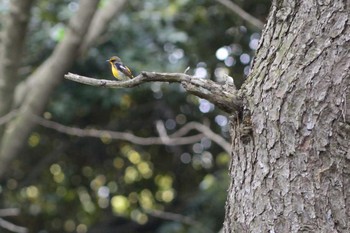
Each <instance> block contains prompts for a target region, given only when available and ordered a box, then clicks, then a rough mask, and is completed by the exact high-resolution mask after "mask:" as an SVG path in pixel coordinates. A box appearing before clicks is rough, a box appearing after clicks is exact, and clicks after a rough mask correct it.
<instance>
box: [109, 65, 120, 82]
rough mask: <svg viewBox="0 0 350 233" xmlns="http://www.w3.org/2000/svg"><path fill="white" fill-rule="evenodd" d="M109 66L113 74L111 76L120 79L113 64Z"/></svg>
mask: <svg viewBox="0 0 350 233" xmlns="http://www.w3.org/2000/svg"><path fill="white" fill-rule="evenodd" d="M111 66H112V73H113V76H114V77H115V78H117V79H119V78H120V76H119V71H118V69H117V68H116V67H115V65H114V64H113V63H111Z"/></svg>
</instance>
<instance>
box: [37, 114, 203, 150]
mask: <svg viewBox="0 0 350 233" xmlns="http://www.w3.org/2000/svg"><path fill="white" fill-rule="evenodd" d="M33 120H34V121H35V122H36V123H37V124H39V125H41V126H44V127H46V128H50V129H53V130H56V131H58V132H61V133H65V134H68V135H73V136H77V137H94V138H103V137H107V138H111V139H116V140H125V141H129V142H131V143H134V144H138V145H168V146H174V145H187V144H192V143H195V142H198V141H200V140H201V139H202V138H203V136H204V135H203V134H201V133H200V134H196V135H193V136H188V137H172V138H169V139H168V140H164V139H162V138H161V137H146V138H144V137H139V136H136V135H134V134H131V133H125V132H117V131H110V130H98V129H81V128H77V127H69V126H65V125H62V124H59V123H57V122H53V121H49V120H46V119H44V118H41V117H38V116H33Z"/></svg>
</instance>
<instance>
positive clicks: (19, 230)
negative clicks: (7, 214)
mask: <svg viewBox="0 0 350 233" xmlns="http://www.w3.org/2000/svg"><path fill="white" fill-rule="evenodd" d="M0 227H2V228H4V229H6V230H9V231H12V232H16V233H27V232H28V229H27V228H25V227H20V226H17V225H15V224H13V223H11V222H9V221H6V220H5V219H3V218H0Z"/></svg>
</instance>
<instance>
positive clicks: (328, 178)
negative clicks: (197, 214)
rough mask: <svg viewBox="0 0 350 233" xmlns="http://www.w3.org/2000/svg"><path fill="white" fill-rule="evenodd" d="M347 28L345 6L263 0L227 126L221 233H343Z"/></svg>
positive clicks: (348, 161)
mask: <svg viewBox="0 0 350 233" xmlns="http://www.w3.org/2000/svg"><path fill="white" fill-rule="evenodd" d="M349 23H350V4H349V1H346V0H343V1H340V0H335V1H330V0H329V1H327V0H317V1H309V0H304V1H290V0H275V1H274V2H273V5H272V8H271V12H270V15H269V19H268V22H267V25H266V28H265V30H264V32H263V35H262V38H261V42H260V47H259V49H258V51H257V55H256V59H255V62H254V64H253V66H252V70H251V73H250V75H249V77H248V79H247V80H246V82H245V83H244V85H243V87H242V93H243V95H244V102H245V110H244V111H243V116H238V117H233V118H235V119H236V120H234V121H232V129H231V135H232V161H231V168H230V175H231V177H232V181H231V185H230V188H229V193H228V199H227V203H226V219H225V223H224V229H225V232H327V233H328V232H350V222H349V219H350V192H349V191H350V88H349V84H350V77H349V73H350V52H349V49H350V43H349V40H350V27H349ZM250 127H251V131H249V129H250ZM243 128H244V129H243Z"/></svg>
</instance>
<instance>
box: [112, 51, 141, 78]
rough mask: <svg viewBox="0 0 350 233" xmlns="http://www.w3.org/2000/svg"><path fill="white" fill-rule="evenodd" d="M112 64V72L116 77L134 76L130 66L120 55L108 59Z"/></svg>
mask: <svg viewBox="0 0 350 233" xmlns="http://www.w3.org/2000/svg"><path fill="white" fill-rule="evenodd" d="M107 62H109V64H111V68H112V74H113V76H114V77H115V78H116V79H119V80H124V78H123V76H126V77H127V78H134V75H133V74H132V73H131V70H130V69H129V67H127V66H125V65H124V64H123V63H122V60H120V58H119V57H117V56H113V57H111V58H110V59H108V60H107Z"/></svg>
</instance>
